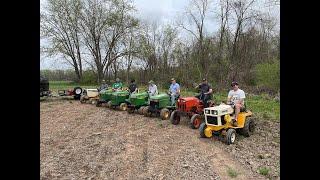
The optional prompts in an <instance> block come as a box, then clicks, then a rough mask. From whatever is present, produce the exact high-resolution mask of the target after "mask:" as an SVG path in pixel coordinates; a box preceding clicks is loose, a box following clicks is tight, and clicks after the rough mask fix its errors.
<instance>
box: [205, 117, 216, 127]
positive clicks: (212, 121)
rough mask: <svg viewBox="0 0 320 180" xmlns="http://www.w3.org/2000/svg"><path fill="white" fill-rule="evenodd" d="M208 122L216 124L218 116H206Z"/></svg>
mask: <svg viewBox="0 0 320 180" xmlns="http://www.w3.org/2000/svg"><path fill="white" fill-rule="evenodd" d="M207 122H208V124H214V125H218V118H217V117H213V116H207Z"/></svg>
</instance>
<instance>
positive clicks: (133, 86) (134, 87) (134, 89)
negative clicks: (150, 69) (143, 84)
mask: <svg viewBox="0 0 320 180" xmlns="http://www.w3.org/2000/svg"><path fill="white" fill-rule="evenodd" d="M129 92H130V94H132V93H137V92H138V86H137V84H136V80H134V79H132V80H131V84H130V85H129Z"/></svg>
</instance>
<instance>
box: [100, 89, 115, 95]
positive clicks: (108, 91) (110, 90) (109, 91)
mask: <svg viewBox="0 0 320 180" xmlns="http://www.w3.org/2000/svg"><path fill="white" fill-rule="evenodd" d="M107 93H112V89H103V90H101V91H100V94H107Z"/></svg>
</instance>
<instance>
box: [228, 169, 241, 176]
mask: <svg viewBox="0 0 320 180" xmlns="http://www.w3.org/2000/svg"><path fill="white" fill-rule="evenodd" d="M227 173H228V175H229V176H230V177H231V178H236V177H237V176H238V175H239V173H238V172H237V171H236V170H234V169H232V168H230V167H228V169H227Z"/></svg>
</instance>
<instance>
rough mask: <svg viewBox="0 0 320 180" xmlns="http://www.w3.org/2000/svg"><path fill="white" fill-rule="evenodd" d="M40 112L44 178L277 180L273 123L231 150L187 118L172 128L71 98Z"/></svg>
mask: <svg viewBox="0 0 320 180" xmlns="http://www.w3.org/2000/svg"><path fill="white" fill-rule="evenodd" d="M40 108H41V109H40V113H41V114H40V136H41V138H40V165H41V170H40V177H41V179H134V180H136V179H231V177H234V176H235V178H234V179H243V180H247V179H266V178H271V179H279V165H278V164H279V156H280V152H279V150H280V147H279V142H280V140H279V139H280V138H279V125H278V124H275V123H273V122H267V123H266V124H264V123H261V122H258V127H257V132H256V134H255V135H253V136H251V137H249V138H244V137H242V136H238V139H237V141H236V143H235V144H233V145H229V146H228V145H226V144H224V143H223V142H221V141H220V140H217V139H215V138H211V139H204V138H200V135H199V130H197V129H190V128H189V126H188V121H187V119H184V120H182V121H181V123H180V124H179V125H177V126H175V125H172V124H171V123H170V121H162V120H160V119H159V118H150V117H144V116H142V115H138V114H128V113H127V112H123V111H119V110H111V109H107V108H105V107H95V106H94V105H91V104H81V103H80V102H79V101H74V100H50V99H47V100H44V101H41V102H40ZM269 131H270V132H269ZM261 167H267V168H270V169H271V170H270V171H269V173H268V175H266V176H262V175H260V174H259V173H258V172H257V171H258V169H259V168H261ZM230 169H231V170H233V171H234V172H236V175H234V176H232V175H230V172H229V171H230Z"/></svg>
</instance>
